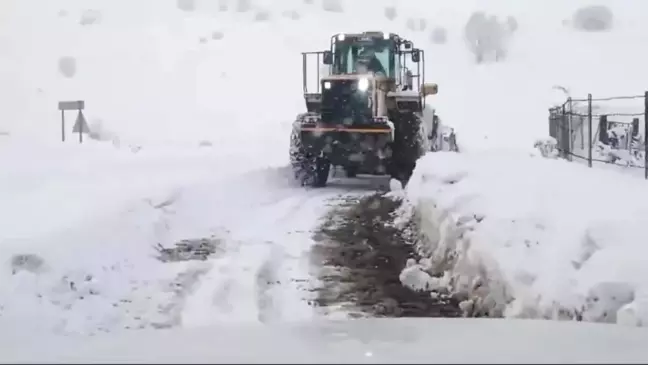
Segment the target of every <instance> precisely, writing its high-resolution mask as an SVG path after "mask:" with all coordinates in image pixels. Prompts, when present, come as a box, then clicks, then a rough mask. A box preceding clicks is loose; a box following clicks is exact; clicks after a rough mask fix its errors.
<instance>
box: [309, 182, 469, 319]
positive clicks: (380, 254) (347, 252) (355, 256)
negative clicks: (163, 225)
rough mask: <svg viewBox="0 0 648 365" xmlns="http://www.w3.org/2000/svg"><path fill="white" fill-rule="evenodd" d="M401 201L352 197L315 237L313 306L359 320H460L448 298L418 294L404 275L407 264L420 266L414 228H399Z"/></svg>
mask: <svg viewBox="0 0 648 365" xmlns="http://www.w3.org/2000/svg"><path fill="white" fill-rule="evenodd" d="M401 204H402V201H401V200H399V199H396V198H393V197H388V196H386V195H385V194H384V193H376V194H373V195H368V196H364V197H347V198H345V200H344V201H343V202H342V203H341V204H339V205H337V207H335V208H333V209H332V210H331V211H330V212H329V214H328V215H327V216H326V217H325V221H324V223H323V224H322V225H321V227H320V228H319V230H318V231H317V233H316V234H315V236H314V239H315V241H316V244H315V246H314V248H313V252H312V260H313V264H314V265H315V266H316V267H318V279H319V281H320V283H321V285H320V287H318V288H317V289H316V290H315V291H316V299H315V301H314V305H316V306H318V307H342V308H344V310H345V311H348V313H349V314H350V315H352V316H356V317H460V316H461V310H460V309H459V305H458V301H457V300H456V299H454V298H453V297H451V296H450V295H449V294H448V293H447V292H445V293H439V292H430V291H414V290H412V289H410V288H408V287H405V286H403V285H401V282H400V280H399V275H400V273H401V271H402V270H403V268H404V267H405V264H406V262H407V259H408V258H414V259H416V260H417V261H418V259H419V258H420V257H419V256H418V255H417V254H416V252H415V246H414V244H413V243H414V242H415V240H416V237H417V228H416V225H415V224H414V223H413V222H409V223H408V224H406V225H405V227H401V228H398V227H396V226H395V225H394V224H393V223H394V218H395V212H396V210H397V209H398V208H399V207H400V206H401Z"/></svg>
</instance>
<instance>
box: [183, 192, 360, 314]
mask: <svg viewBox="0 0 648 365" xmlns="http://www.w3.org/2000/svg"><path fill="white" fill-rule="evenodd" d="M364 193H367V192H364V191H362V192H361V191H360V190H359V189H358V188H347V187H342V188H337V187H332V188H329V189H321V190H320V189H318V190H314V189H312V190H311V189H305V188H289V189H286V190H283V191H278V192H276V193H274V194H271V197H270V198H268V197H267V195H266V196H265V199H263V200H262V201H261V202H260V203H261V204H260V205H256V207H254V208H253V209H252V207H253V204H250V208H251V209H249V210H247V211H246V212H245V213H246V215H245V216H244V217H239V218H240V219H238V218H237V219H234V220H232V221H234V222H236V221H238V222H239V223H238V224H234V225H231V226H228V227H227V230H228V232H229V236H230V238H231V239H230V240H228V242H227V243H226V247H225V250H226V254H225V255H224V256H222V257H219V258H216V259H213V260H212V263H213V266H212V269H211V270H210V271H209V272H208V273H207V274H206V275H204V276H203V277H202V280H201V283H200V284H199V286H198V288H197V290H196V291H195V292H194V294H192V295H191V297H190V298H188V300H187V302H186V304H185V306H184V310H183V314H182V323H183V325H185V326H202V325H206V324H215V323H219V322H232V321H233V322H264V323H265V322H274V321H293V320H303V319H310V318H312V316H313V315H314V311H313V308H312V306H311V304H310V300H311V299H312V298H311V297H312V295H313V293H312V292H311V291H310V289H311V287H312V286H313V284H312V283H311V280H312V279H314V278H313V277H312V276H311V272H310V271H311V263H310V257H309V254H310V249H311V247H312V245H313V240H312V235H313V231H314V230H315V229H316V227H317V226H318V223H319V220H320V219H323V217H324V214H325V212H326V211H328V210H329V209H330V207H329V205H330V202H331V201H338V200H340V198H341V197H343V196H348V195H360V194H364ZM333 204H335V203H333Z"/></svg>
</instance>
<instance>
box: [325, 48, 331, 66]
mask: <svg viewBox="0 0 648 365" xmlns="http://www.w3.org/2000/svg"><path fill="white" fill-rule="evenodd" d="M323 59H324V60H323V61H324V64H325V65H332V64H333V52H331V51H324V54H323Z"/></svg>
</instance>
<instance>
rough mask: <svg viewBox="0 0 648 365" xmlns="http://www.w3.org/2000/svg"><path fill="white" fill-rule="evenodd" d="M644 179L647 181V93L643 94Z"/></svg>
mask: <svg viewBox="0 0 648 365" xmlns="http://www.w3.org/2000/svg"><path fill="white" fill-rule="evenodd" d="M644 179H646V180H648V91H646V92H644Z"/></svg>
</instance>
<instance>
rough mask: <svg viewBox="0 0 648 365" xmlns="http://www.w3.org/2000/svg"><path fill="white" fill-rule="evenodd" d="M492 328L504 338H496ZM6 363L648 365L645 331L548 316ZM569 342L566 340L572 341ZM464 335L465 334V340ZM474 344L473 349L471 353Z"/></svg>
mask: <svg viewBox="0 0 648 365" xmlns="http://www.w3.org/2000/svg"><path fill="white" fill-rule="evenodd" d="M493 334H497V335H496V336H493ZM0 338H1V339H2V341H0V354H1V355H0V359H1V360H2V361H3V362H18V363H23V362H32V363H33V362H47V363H52V362H59V363H87V362H104V363H105V362H109V363H117V362H129V363H133V362H138V363H273V364H286V363H290V364H304V363H308V364H314V363H316V364H322V363H342V364H365V363H372V364H385V363H388V364H391V363H397V364H411V363H424V364H429V363H430V358H433V359H434V362H439V363H489V364H493V363H644V362H646V361H647V360H648V352H646V349H645V344H646V341H648V332H647V331H645V330H643V329H638V328H627V327H612V326H606V325H601V324H591V323H590V324H581V323H578V324H577V323H573V322H572V323H565V322H563V323H560V322H549V321H516V320H506V321H492V320H484V319H464V320H457V319H450V320H448V319H446V320H443V319H393V320H384V319H383V320H381V319H363V320H355V321H340V322H334V321H327V322H321V321H315V322H311V323H300V324H289V325H286V324H273V325H269V326H259V325H252V324H246V325H240V324H239V325H236V326H231V325H227V324H224V325H220V326H219V327H205V328H195V329H187V330H178V331H145V332H130V333H128V332H127V333H120V334H118V335H117V334H109V335H101V336H97V337H94V338H90V339H87V338H85V339H82V340H80V339H78V338H60V337H58V338H49V337H45V338H44V339H46V341H43V338H39V340H40V342H38V344H37V346H38V347H39V351H36V352H35V351H24V350H25V348H30V347H29V346H33V345H35V342H34V338H33V337H27V338H25V337H23V336H22V335H14V336H11V337H0ZM565 338H569V342H568V343H567V344H566V343H565ZM458 339H460V340H458ZM467 347H469V349H467Z"/></svg>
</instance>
